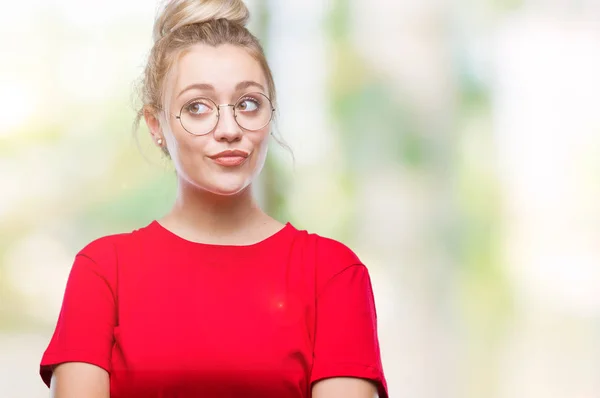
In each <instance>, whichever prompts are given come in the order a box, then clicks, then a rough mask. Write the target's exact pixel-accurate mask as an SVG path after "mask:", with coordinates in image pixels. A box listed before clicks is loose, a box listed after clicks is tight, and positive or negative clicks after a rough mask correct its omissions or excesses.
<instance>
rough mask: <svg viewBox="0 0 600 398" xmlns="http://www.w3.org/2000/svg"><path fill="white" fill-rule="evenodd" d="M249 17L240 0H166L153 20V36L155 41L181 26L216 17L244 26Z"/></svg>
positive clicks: (246, 8) (215, 18)
mask: <svg viewBox="0 0 600 398" xmlns="http://www.w3.org/2000/svg"><path fill="white" fill-rule="evenodd" d="M249 18H250V12H249V11H248V7H246V5H245V4H244V2H243V1H242V0H168V1H166V3H165V5H164V6H163V7H162V9H161V11H160V12H159V14H158V17H157V18H156V21H155V22H154V30H153V38H154V41H155V42H156V41H158V40H160V39H161V38H163V37H164V36H166V35H168V34H169V33H171V32H172V31H174V30H176V29H179V28H181V27H183V26H186V25H192V24H197V23H202V22H208V21H212V20H217V19H226V20H228V21H229V22H232V23H235V24H238V25H242V26H246V23H247V22H248V19H249Z"/></svg>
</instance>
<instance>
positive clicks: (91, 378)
mask: <svg viewBox="0 0 600 398" xmlns="http://www.w3.org/2000/svg"><path fill="white" fill-rule="evenodd" d="M81 397H85V398H110V382H109V377H108V372H107V371H106V370H104V369H102V368H101V367H99V366H96V365H91V364H89V363H84V362H67V363H62V364H60V365H57V366H56V367H55V368H54V370H53V372H52V381H51V382H50V398H81Z"/></svg>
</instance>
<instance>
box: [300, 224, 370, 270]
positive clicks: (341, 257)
mask: <svg viewBox="0 0 600 398" xmlns="http://www.w3.org/2000/svg"><path fill="white" fill-rule="evenodd" d="M300 232H302V233H304V234H305V236H306V238H307V239H306V242H307V243H309V245H310V246H311V248H312V249H313V250H314V255H315V258H316V271H317V274H318V275H320V278H318V279H321V280H328V279H330V278H332V277H333V276H335V275H337V274H339V273H342V272H343V271H345V270H347V269H348V268H351V267H355V266H360V267H365V265H364V264H363V262H362V261H361V260H360V258H359V256H358V255H357V253H356V252H355V251H354V250H353V249H351V248H350V246H348V245H347V244H346V243H344V242H342V241H341V240H338V239H335V238H332V237H328V236H324V235H321V234H319V233H315V232H308V231H305V230H300Z"/></svg>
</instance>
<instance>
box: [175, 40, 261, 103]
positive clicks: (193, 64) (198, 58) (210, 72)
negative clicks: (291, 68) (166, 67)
mask: <svg viewBox="0 0 600 398" xmlns="http://www.w3.org/2000/svg"><path fill="white" fill-rule="evenodd" d="M175 72H176V75H175V87H174V89H175V90H174V94H175V96H178V94H179V93H180V92H181V91H182V90H185V89H186V88H187V87H189V86H191V85H196V86H198V87H204V90H205V91H210V89H209V88H208V87H205V86H212V87H213V90H214V91H215V92H217V93H231V92H235V91H238V87H240V83H241V82H256V83H258V84H259V85H261V86H263V87H265V89H266V81H265V80H266V79H265V74H264V72H263V70H262V68H261V66H260V64H259V62H258V61H257V60H256V59H254V58H253V57H252V56H251V55H250V54H248V52H247V51H246V50H245V49H243V48H240V47H237V46H233V45H221V46H218V47H213V46H208V45H195V46H192V47H191V48H190V49H188V50H187V51H186V52H185V53H184V54H183V55H182V56H181V57H180V59H179V62H178V63H177V66H176V70H175ZM261 91H262V90H261Z"/></svg>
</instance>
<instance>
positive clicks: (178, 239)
mask: <svg viewBox="0 0 600 398" xmlns="http://www.w3.org/2000/svg"><path fill="white" fill-rule="evenodd" d="M148 228H150V229H153V230H155V231H157V233H159V234H160V235H161V236H163V239H168V240H169V241H170V242H172V243H175V244H180V245H185V246H187V247H190V248H195V249H203V250H210V251H228V252H232V251H237V252H253V251H257V250H261V249H263V248H268V247H273V246H274V245H277V244H278V243H279V242H281V241H282V239H284V238H285V237H286V236H288V235H289V234H290V233H291V232H292V231H293V230H294V227H293V225H292V224H291V223H290V222H286V223H285V224H284V226H283V227H282V228H281V229H279V230H278V231H276V232H275V233H273V234H272V235H270V236H267V237H266V238H264V239H262V240H260V241H258V242H255V243H251V244H248V245H221V244H214V243H205V242H195V241H191V240H188V239H186V238H184V237H182V236H180V235H177V234H176V233H174V232H173V231H171V230H170V229H167V228H166V227H165V226H163V225H162V224H161V223H160V222H159V221H158V220H152V222H151V223H150V225H148Z"/></svg>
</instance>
